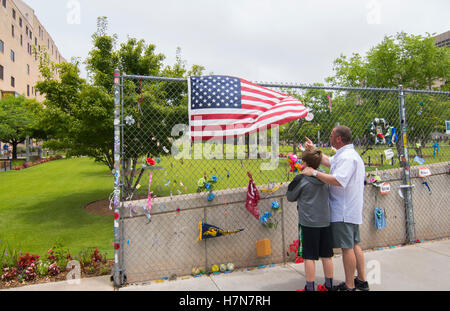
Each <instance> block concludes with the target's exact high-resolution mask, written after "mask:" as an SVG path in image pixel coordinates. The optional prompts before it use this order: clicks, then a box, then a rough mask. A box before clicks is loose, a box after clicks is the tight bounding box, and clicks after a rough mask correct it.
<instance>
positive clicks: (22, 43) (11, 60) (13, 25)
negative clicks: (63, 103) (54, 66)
mask: <svg viewBox="0 0 450 311" xmlns="http://www.w3.org/2000/svg"><path fill="white" fill-rule="evenodd" d="M0 1H1V4H0V93H1V94H0V96H1V97H4V96H10V95H13V96H17V95H24V96H25V97H27V98H36V99H37V100H39V101H42V100H43V99H44V97H43V96H42V95H40V94H38V92H37V91H36V90H35V85H36V82H38V81H39V80H40V73H39V63H40V55H41V53H40V52H44V50H45V51H46V52H47V54H48V56H49V58H50V60H51V61H52V62H53V63H60V62H64V61H65V59H64V58H63V57H62V56H61V53H60V51H59V50H58V48H57V47H56V44H55V42H54V41H53V39H52V37H51V36H50V34H49V33H48V32H47V30H46V29H45V27H44V26H43V25H42V24H41V23H40V22H39V20H38V18H37V17H36V15H35V14H34V10H33V9H32V8H31V7H29V6H28V5H27V4H25V3H24V2H23V1H22V0H0Z"/></svg>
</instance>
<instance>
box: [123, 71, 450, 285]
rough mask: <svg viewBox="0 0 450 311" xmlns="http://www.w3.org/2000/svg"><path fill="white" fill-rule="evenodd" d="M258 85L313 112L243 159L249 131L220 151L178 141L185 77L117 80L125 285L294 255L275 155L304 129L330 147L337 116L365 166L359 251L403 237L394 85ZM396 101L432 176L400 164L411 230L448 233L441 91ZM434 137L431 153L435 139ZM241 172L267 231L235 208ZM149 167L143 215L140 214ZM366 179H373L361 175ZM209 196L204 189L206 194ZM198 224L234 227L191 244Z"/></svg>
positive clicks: (184, 120) (282, 171) (290, 210)
mask: <svg viewBox="0 0 450 311" xmlns="http://www.w3.org/2000/svg"><path fill="white" fill-rule="evenodd" d="M260 85H263V86H266V87H270V88H271V89H274V90H276V91H280V92H283V93H288V94H292V95H294V96H296V97H297V98H299V99H301V100H302V102H304V103H305V105H306V106H307V107H309V108H310V109H311V111H312V113H313V114H314V119H313V120H312V121H306V120H305V119H302V120H298V121H294V122H290V123H288V124H285V125H282V126H280V128H279V137H274V136H272V135H273V131H272V132H270V131H269V132H267V133H266V134H267V138H266V139H267V142H268V147H267V148H260V149H257V150H256V152H257V153H258V157H257V158H256V159H251V158H250V157H249V154H251V153H254V152H255V150H253V149H254V148H255V146H254V145H253V144H251V142H250V141H249V139H248V138H247V140H245V138H244V140H243V141H241V143H242V144H238V142H236V141H235V145H225V146H224V148H223V149H221V148H220V146H218V145H210V144H208V143H207V142H203V143H200V145H194V144H193V145H187V144H186V140H183V139H182V135H183V132H184V133H185V132H186V128H188V124H189V122H188V88H187V83H186V80H184V79H166V78H153V77H152V78H151V77H141V78H140V77H134V76H124V77H123V85H122V107H121V109H122V122H121V123H122V124H123V126H122V139H121V148H122V157H121V176H122V195H121V197H122V212H121V217H122V221H123V228H122V231H121V232H122V237H121V238H122V241H121V244H122V245H123V247H122V248H121V252H122V257H121V258H122V259H121V266H122V267H121V268H122V269H123V270H124V271H125V273H126V276H127V280H128V282H141V281H148V280H156V279H166V278H167V279H170V278H173V277H179V276H183V275H188V274H191V272H192V269H193V268H204V269H205V272H207V273H209V272H211V267H212V265H215V264H216V265H220V264H227V263H230V262H232V263H234V265H235V267H236V268H246V267H256V266H264V265H268V264H272V263H282V262H288V261H293V260H295V257H296V256H295V254H294V253H293V252H292V246H293V245H294V244H295V241H296V240H298V213H297V209H296V203H289V202H288V201H287V200H286V198H285V193H286V189H287V185H288V183H289V182H290V181H291V180H292V179H293V178H294V176H295V175H294V173H290V172H289V170H290V165H289V163H288V161H287V160H286V155H287V154H288V153H295V154H297V155H299V156H300V155H301V151H300V148H301V146H299V144H300V143H302V142H303V141H304V137H305V136H306V137H309V138H310V139H311V140H313V141H314V142H315V143H316V144H317V146H318V147H320V148H321V149H322V150H323V151H324V153H325V154H327V155H329V156H331V155H333V151H332V149H331V146H330V145H329V136H330V133H331V131H332V129H333V127H334V126H335V125H337V124H341V125H347V126H348V127H350V128H351V129H352V131H353V138H354V145H355V147H356V149H357V151H358V152H359V153H360V155H361V157H362V158H363V160H364V162H365V163H366V172H367V175H368V176H367V182H368V184H367V186H366V188H365V197H364V200H365V208H364V215H363V218H364V224H363V225H362V226H361V238H362V246H363V248H365V249H367V248H374V247H381V246H388V245H397V244H402V243H405V241H407V237H406V232H407V230H406V223H405V205H404V200H403V198H402V196H401V193H399V192H398V190H399V189H400V185H402V172H403V170H402V169H401V168H400V163H399V160H400V159H401V157H399V155H401V154H402V153H401V152H402V149H401V144H402V142H403V139H402V133H401V125H402V124H401V118H400V116H399V92H398V90H393V89H351V88H347V89H346V88H325V87H321V86H298V85H294V86H292V85H291V86H287V85H268V84H266V85H265V84H262V83H260ZM405 101H406V108H407V115H408V117H409V118H408V129H410V131H409V133H408V135H409V139H408V141H407V143H408V147H409V149H410V165H411V166H413V165H416V164H417V165H419V164H418V163H416V162H414V158H415V156H416V154H415V153H414V150H415V149H416V148H415V145H416V143H420V144H421V147H420V148H417V151H416V152H417V155H418V156H419V157H420V159H424V160H425V165H427V166H428V167H431V171H432V173H433V175H432V176H429V177H426V178H419V177H418V173H417V172H416V171H417V169H416V167H412V168H411V173H412V176H411V177H412V178H413V184H414V185H415V188H414V190H413V208H414V215H415V230H416V237H417V238H418V239H432V238H437V237H444V236H449V235H450V232H449V223H450V213H449V210H448V202H449V198H448V186H449V179H448V176H447V175H448V164H447V162H448V161H449V160H450V152H449V151H450V146H449V140H448V135H445V134H442V133H445V122H444V121H445V120H450V116H449V105H448V104H449V93H448V92H447V93H444V92H441V93H432V92H429V93H413V92H406V98H405ZM421 103H422V104H421ZM438 133H439V134H438ZM185 134H186V133H185ZM437 136H439V137H438V138H437V141H438V143H439V150H437V148H436V146H435V145H434V143H435V140H436V139H435V138H436V137H437ZM260 137H261V136H260ZM395 137H397V138H398V140H395ZM260 139H261V138H260ZM263 140H264V139H263ZM278 141H279V145H277V146H276V147H277V149H278V150H276V149H273V148H274V147H275V145H274V146H271V143H272V142H274V143H277V142H278ZM188 142H189V143H190V141H188ZM260 142H261V140H260ZM174 146H176V148H175V149H174ZM186 146H188V147H186ZM433 146H434V147H433ZM196 148H201V149H200V150H203V151H204V152H203V153H202V156H201V157H200V158H196V150H199V149H196ZM239 148H241V149H239ZM256 148H258V147H256ZM433 148H434V149H433ZM177 150H178V151H179V152H180V151H182V153H183V154H184V155H185V156H184V157H181V158H180V157H179V156H177V155H176V152H175V154H174V151H177ZM205 150H206V151H205ZM433 150H434V151H433ZM227 152H228V153H227ZM240 152H241V153H240ZM273 152H276V153H277V156H278V161H279V162H278V166H277V167H276V168H275V169H273V170H265V169H262V164H264V163H267V162H269V161H270V159H268V154H270V153H273ZM433 152H434V153H433ZM437 152H438V153H437ZM205 153H209V156H205ZM225 153H227V155H228V156H225ZM230 153H231V154H232V155H233V157H232V158H231V159H230V157H229V155H230ZM242 154H244V156H242ZM186 155H187V156H186ZM148 158H152V159H153V160H155V163H154V165H149V164H148V163H147V162H146V161H147V159H148ZM420 159H417V158H416V160H419V161H421V160H420ZM433 163H436V164H433ZM152 164H153V163H152ZM429 164H432V166H430V165H429ZM324 170H325V171H328V169H327V168H324ZM248 172H250V173H251V174H252V177H253V179H254V181H255V183H256V185H257V187H258V189H259V192H260V195H261V200H260V202H259V204H258V208H259V211H260V214H261V215H263V214H264V213H265V212H272V213H273V219H272V223H273V225H272V227H271V228H269V227H268V226H264V225H262V224H261V223H260V222H259V221H258V219H256V218H255V217H254V216H253V215H251V214H250V213H249V212H248V211H247V210H246V208H245V202H246V194H247V187H248V184H249V177H248V175H247V173H248ZM150 173H152V182H151V187H150V191H151V196H152V199H151V213H150V214H151V216H149V215H148V213H146V211H145V209H146V207H147V203H148V196H149V178H150ZM213 176H215V177H217V182H211V186H212V187H213V188H212V189H211V191H207V190H205V189H204V187H203V188H202V187H199V180H200V179H201V178H204V180H205V181H208V180H211V179H212V178H213ZM376 176H378V179H376V181H375V182H371V181H373V180H372V179H371V178H375V177H376ZM384 182H389V183H390V189H391V191H390V192H389V193H387V194H382V193H381V187H380V185H381V184H382V183H384ZM424 182H427V185H428V186H429V188H427V187H426V186H425V184H423V183H424ZM200 184H202V183H200ZM430 189H431V190H430ZM211 193H213V194H214V196H215V197H214V198H213V199H212V200H208V198H209V199H211V198H210V197H209V196H210V195H211ZM273 202H278V203H279V205H280V208H279V209H278V210H279V211H280V212H276V211H275V210H273V209H272V204H273ZM430 202H432V204H430ZM377 207H379V208H381V209H382V210H383V211H384V213H385V217H386V224H387V226H386V227H385V228H384V229H377V228H376V227H375V225H374V210H375V208H377ZM150 217H151V218H150ZM149 218H150V219H151V221H149ZM202 221H203V222H205V223H208V224H211V225H214V226H217V227H220V228H221V229H223V230H238V229H244V230H243V231H241V232H238V233H235V234H231V235H227V236H223V237H218V238H214V239H206V240H201V241H197V238H198V236H199V223H200V224H201V222H202ZM266 238H267V239H269V240H270V242H271V255H270V256H266V257H258V256H257V255H256V250H255V243H256V242H257V241H260V240H263V239H266Z"/></svg>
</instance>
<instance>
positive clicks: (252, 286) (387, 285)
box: [9, 239, 450, 291]
mask: <svg viewBox="0 0 450 311" xmlns="http://www.w3.org/2000/svg"><path fill="white" fill-rule="evenodd" d="M365 261H366V274H367V276H368V280H369V282H371V284H370V289H371V291H449V290H450V282H449V281H448V280H449V279H450V240H449V239H444V240H438V241H430V242H425V243H420V244H415V245H409V246H404V247H395V248H384V249H382V250H376V251H366V252H365ZM334 269H335V277H334V280H335V284H337V283H339V282H341V281H343V280H344V269H343V266H342V257H341V256H340V255H337V256H335V258H334ZM316 273H317V278H316V281H317V284H322V283H323V282H324V278H323V272H322V267H321V264H320V263H318V264H317V268H316ZM304 286H305V270H304V265H303V264H293V263H289V264H286V265H283V264H280V265H274V266H267V267H265V268H262V269H258V268H256V269H253V270H251V271H249V270H248V269H240V270H238V271H235V272H233V273H229V274H220V275H211V276H202V277H199V278H193V277H189V278H188V279H182V278H178V279H177V280H174V281H164V282H162V283H158V282H156V281H151V282H147V283H144V284H139V285H128V286H126V287H123V288H121V289H119V290H120V291H295V290H297V289H302V288H304ZM9 290H15V291H113V290H114V288H113V286H112V283H111V282H110V277H109V276H105V277H99V278H91V279H82V280H81V281H80V284H73V285H71V284H69V283H68V282H59V283H50V284H39V285H32V286H25V287H21V288H17V289H9Z"/></svg>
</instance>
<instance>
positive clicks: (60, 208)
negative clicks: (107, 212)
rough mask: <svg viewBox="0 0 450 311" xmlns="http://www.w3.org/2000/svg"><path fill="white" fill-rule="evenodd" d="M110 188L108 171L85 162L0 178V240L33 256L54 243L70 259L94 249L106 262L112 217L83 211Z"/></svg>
mask: <svg viewBox="0 0 450 311" xmlns="http://www.w3.org/2000/svg"><path fill="white" fill-rule="evenodd" d="M112 187H113V178H112V177H111V176H110V174H109V171H108V169H107V168H106V167H105V166H104V165H101V164H98V163H94V162H93V161H92V160H90V159H88V158H78V159H67V160H65V159H64V160H58V161H53V162H48V163H45V164H41V165H38V166H34V167H31V168H28V169H26V170H22V171H11V172H3V173H0V189H1V191H0V202H1V204H0V240H1V241H2V242H3V243H8V244H9V245H10V246H11V247H13V248H16V249H19V250H21V251H22V252H31V253H36V254H38V255H43V254H45V253H46V252H47V250H48V249H49V248H51V247H52V246H53V245H54V243H55V242H56V241H59V242H61V243H62V244H63V246H65V247H68V248H69V250H70V252H71V253H72V254H77V253H78V252H79V251H80V250H82V249H84V248H88V247H98V248H99V250H100V251H101V252H103V253H107V254H108V257H111V256H112V255H113V249H112V246H111V243H112V241H113V230H112V217H110V216H109V217H108V216H97V215H92V214H88V213H87V212H85V210H84V209H83V207H84V206H85V205H86V204H88V203H90V202H93V201H96V200H100V199H104V198H107V197H108V195H109V193H110V192H111V191H112Z"/></svg>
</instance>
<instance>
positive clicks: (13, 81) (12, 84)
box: [11, 77, 16, 87]
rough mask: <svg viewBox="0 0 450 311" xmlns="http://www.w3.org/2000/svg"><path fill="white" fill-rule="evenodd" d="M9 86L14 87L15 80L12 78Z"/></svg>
mask: <svg viewBox="0 0 450 311" xmlns="http://www.w3.org/2000/svg"><path fill="white" fill-rule="evenodd" d="M11 86H12V87H16V79H15V78H14V77H11Z"/></svg>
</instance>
